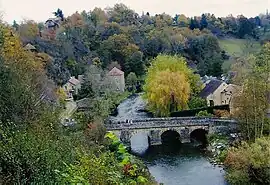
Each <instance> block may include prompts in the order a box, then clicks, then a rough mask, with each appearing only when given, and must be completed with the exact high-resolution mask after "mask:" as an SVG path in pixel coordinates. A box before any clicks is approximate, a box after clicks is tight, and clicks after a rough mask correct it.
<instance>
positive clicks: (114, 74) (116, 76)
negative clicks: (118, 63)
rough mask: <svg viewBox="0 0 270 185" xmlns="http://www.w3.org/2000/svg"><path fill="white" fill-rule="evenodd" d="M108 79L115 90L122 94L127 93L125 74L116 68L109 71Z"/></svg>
mask: <svg viewBox="0 0 270 185" xmlns="http://www.w3.org/2000/svg"><path fill="white" fill-rule="evenodd" d="M108 78H109V80H110V83H111V86H112V88H113V89H115V90H116V91H120V92H124V91H125V73H124V72H123V71H121V70H120V69H118V68H116V67H114V68H113V69H112V70H111V71H109V73H108Z"/></svg>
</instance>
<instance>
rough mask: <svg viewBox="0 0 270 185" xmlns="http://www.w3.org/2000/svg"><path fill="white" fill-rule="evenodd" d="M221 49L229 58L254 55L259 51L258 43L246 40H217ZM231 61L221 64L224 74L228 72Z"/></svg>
mask: <svg viewBox="0 0 270 185" xmlns="http://www.w3.org/2000/svg"><path fill="white" fill-rule="evenodd" d="M219 44H220V47H221V49H223V50H225V51H226V52H227V53H228V54H229V55H230V56H235V57H239V56H243V55H245V54H247V53H256V52H257V51H259V49H260V47H261V46H260V43H259V42H256V41H249V40H246V39H233V38H231V39H219ZM232 62H233V60H226V61H224V63H223V66H222V68H223V71H224V72H225V73H226V72H228V71H229V70H230V66H231V64H232Z"/></svg>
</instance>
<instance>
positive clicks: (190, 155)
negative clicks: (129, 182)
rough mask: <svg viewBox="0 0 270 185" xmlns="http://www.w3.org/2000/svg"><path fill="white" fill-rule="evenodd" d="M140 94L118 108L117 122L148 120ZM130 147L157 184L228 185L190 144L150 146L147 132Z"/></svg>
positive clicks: (201, 152)
mask: <svg viewBox="0 0 270 185" xmlns="http://www.w3.org/2000/svg"><path fill="white" fill-rule="evenodd" d="M144 107H145V103H144V102H143V100H142V98H141V96H140V95H135V96H132V97H130V98H128V99H126V100H125V101H123V102H122V103H121V104H120V105H119V106H118V115H117V116H116V117H111V119H112V120H114V121H123V120H126V119H128V120H130V119H142V118H147V117H149V116H150V115H149V114H147V113H146V112H143V111H141V110H143V109H144ZM131 148H132V151H133V152H134V153H136V154H137V155H138V156H139V157H141V159H142V160H143V161H144V162H145V164H146V165H147V167H148V169H149V171H150V173H151V174H152V175H153V176H154V177H155V179H156V181H158V182H159V183H163V184H164V185H227V183H226V181H225V179H224V171H223V169H222V168H220V167H218V166H213V165H212V164H211V163H210V162H209V160H208V158H207V156H206V155H205V153H204V151H202V150H201V149H199V148H198V147H196V146H193V145H191V144H179V143H177V144H174V145H171V146H166V145H159V146H150V147H148V142H147V135H146V133H139V134H137V135H135V136H133V137H132V138H131Z"/></svg>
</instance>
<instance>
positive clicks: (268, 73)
mask: <svg viewBox="0 0 270 185" xmlns="http://www.w3.org/2000/svg"><path fill="white" fill-rule="evenodd" d="M269 48H270V45H269V44H267V45H265V46H264V47H263V49H262V51H261V52H260V53H259V55H258V56H256V57H252V58H251V59H252V62H250V65H248V67H249V69H245V73H243V74H240V75H242V78H239V77H238V76H236V78H237V80H239V79H240V82H241V84H242V90H241V92H240V93H239V94H238V96H237V97H236V98H235V101H234V103H235V106H236V107H237V111H236V112H235V116H236V118H237V119H238V120H239V121H240V124H241V129H242V132H243V134H244V135H245V137H246V138H247V139H248V140H250V141H254V140H255V139H256V138H258V137H262V136H263V134H264V131H265V130H266V128H269V125H268V124H269V122H268V121H267V117H266V112H267V111H268V110H269V97H268V96H269V93H270V86H269V79H270V69H269V66H270V65H269V58H270V57H269V56H270V49H269ZM240 77H241V76H240ZM241 79H242V81H241Z"/></svg>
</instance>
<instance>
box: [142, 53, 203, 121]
mask: <svg viewBox="0 0 270 185" xmlns="http://www.w3.org/2000/svg"><path fill="white" fill-rule="evenodd" d="M198 89H200V84H199V76H198V75H195V74H194V73H193V71H192V70H191V69H189V68H188V67H187V64H186V61H185V59H184V58H183V57H178V56H169V55H159V56H157V57H156V58H155V59H154V60H153V61H152V63H151V66H150V67H149V69H148V72H147V76H146V79H145V86H144V90H145V95H144V98H145V99H146V100H147V102H148V108H149V110H150V111H152V112H153V113H154V114H155V115H159V116H168V115H169V114H170V112H172V111H178V110H183V109H185V108H187V107H188V106H187V104H188V100H189V98H190V95H191V94H192V93H196V92H197V91H198Z"/></svg>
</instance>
